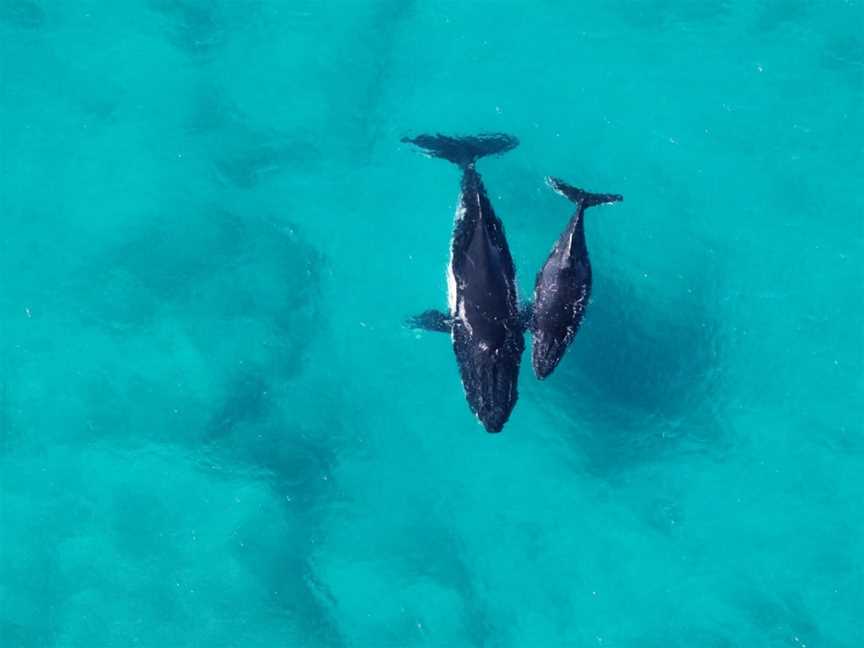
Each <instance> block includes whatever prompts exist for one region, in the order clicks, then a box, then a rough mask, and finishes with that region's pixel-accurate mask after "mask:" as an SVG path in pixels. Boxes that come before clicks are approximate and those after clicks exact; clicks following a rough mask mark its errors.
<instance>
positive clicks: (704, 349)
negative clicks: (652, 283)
mask: <svg viewBox="0 0 864 648" xmlns="http://www.w3.org/2000/svg"><path fill="white" fill-rule="evenodd" d="M700 292H701V294H702V295H703V296H704V297H705V298H708V300H707V301H704V300H703V301H698V300H694V299H690V300H686V299H683V298H682V299H677V300H675V301H674V302H668V300H667V301H666V302H665V305H661V303H659V301H658V300H657V299H651V298H649V297H648V296H645V295H640V294H639V292H638V291H637V290H636V288H635V287H634V286H632V285H629V284H627V283H624V282H622V281H620V280H610V279H608V278H605V277H603V276H600V277H596V278H595V290H594V296H593V297H592V299H591V303H590V305H589V307H588V309H587V313H586V317H585V322H584V323H583V327H582V330H581V331H580V332H579V334H578V335H577V336H576V339H575V340H574V342H573V344H572V346H571V347H570V349H569V350H568V353H567V355H565V357H564V359H563V360H562V362H561V365H560V366H559V367H558V369H557V370H556V373H555V375H553V376H552V378H551V379H548V380H547V381H546V382H545V383H544V384H543V388H544V389H545V388H549V389H551V390H552V392H553V396H552V398H553V400H554V401H555V403H556V406H557V407H558V408H559V409H560V411H561V412H563V414H564V416H565V418H567V419H569V420H570V421H572V424H571V425H568V426H566V427H565V430H564V432H563V433H564V434H565V435H566V436H567V438H568V439H569V441H570V442H572V443H573V444H574V445H575V446H577V447H578V449H579V450H580V452H581V453H582V454H583V456H584V457H585V459H586V462H587V467H588V469H589V470H590V471H591V472H594V473H596V474H600V475H607V476H613V475H615V474H617V473H619V472H621V471H624V470H627V469H629V468H632V467H635V466H637V465H639V464H641V463H644V462H647V461H652V460H656V459H659V458H660V457H662V456H663V455H664V453H666V452H669V451H671V450H681V449H683V448H684V447H685V446H687V447H689V448H690V449H693V450H696V451H704V450H706V449H710V450H711V451H715V450H716V449H717V447H718V443H720V442H721V440H722V432H721V429H720V425H719V423H718V421H717V416H716V410H717V409H718V407H719V406H720V404H719V403H718V402H717V400H716V399H717V394H718V392H717V389H718V386H719V384H720V373H721V372H720V368H719V367H720V365H719V363H720V360H721V358H722V350H723V349H722V346H723V345H722V332H721V330H720V328H719V323H718V320H717V319H716V316H715V312H714V311H713V310H712V308H711V307H710V304H711V303H712V302H711V300H710V295H711V290H710V289H709V288H708V287H707V286H702V287H701V291H700ZM536 391H537V390H536V389H535V392H536Z"/></svg>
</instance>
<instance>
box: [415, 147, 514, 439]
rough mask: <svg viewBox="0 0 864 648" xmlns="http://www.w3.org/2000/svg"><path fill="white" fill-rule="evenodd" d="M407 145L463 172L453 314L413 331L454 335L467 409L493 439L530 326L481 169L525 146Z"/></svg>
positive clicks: (426, 319)
mask: <svg viewBox="0 0 864 648" xmlns="http://www.w3.org/2000/svg"><path fill="white" fill-rule="evenodd" d="M402 141H403V142H404V143H409V144H413V145H414V146H416V147H417V148H419V149H420V150H422V151H423V152H424V153H426V154H427V155H428V156H430V157H436V158H442V159H444V160H448V161H450V162H452V163H454V164H456V165H457V166H458V167H459V168H460V170H461V172H462V178H461V184H460V192H459V199H458V203H457V208H456V216H455V219H454V226H453V237H452V239H451V243H450V260H449V263H448V265H447V301H448V311H447V312H443V311H439V310H427V311H425V312H423V313H421V314H419V315H417V316H415V317H412V318H409V320H408V324H409V326H411V327H413V328H417V329H424V330H429V331H440V332H448V333H450V337H451V340H452V343H453V351H454V354H455V356H456V363H457V365H458V367H459V374H460V377H461V380H462V386H463V388H464V391H465V397H466V400H467V401H468V406H469V408H470V409H471V411H472V412H473V413H474V414H475V415H476V417H477V418H478V419H479V420H480V422H481V423H482V424H483V426H484V427H485V428H486V430H487V431H488V432H492V433H496V432H500V431H501V430H502V429H503V428H504V424H505V423H506V422H507V420H508V419H509V417H510V414H511V412H512V411H513V408H514V407H515V405H516V401H517V399H518V389H517V383H518V378H519V366H520V363H521V361H522V353H523V351H524V350H525V336H524V321H523V315H522V313H521V312H520V309H519V306H518V297H517V293H516V269H515V266H514V264H513V258H512V257H511V255H510V248H509V247H508V245H507V239H506V237H505V235H504V226H503V224H502V222H501V220H500V219H499V218H498V217H497V216H496V215H495V211H494V210H493V209H492V203H491V202H490V201H489V196H488V195H487V193H486V188H485V186H484V185H483V180H482V179H481V177H480V174H479V173H478V172H477V169H476V168H475V163H476V162H477V160H478V159H480V158H482V157H485V156H488V155H498V154H501V153H504V152H506V151H509V150H511V149H513V148H514V147H516V146H517V145H518V143H519V142H518V140H517V139H516V138H515V137H512V136H510V135H505V134H503V133H490V134H483V135H476V136H469V137H451V136H447V135H440V134H439V135H419V136H417V137H406V138H403V139H402Z"/></svg>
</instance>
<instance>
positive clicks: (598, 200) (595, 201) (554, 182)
mask: <svg viewBox="0 0 864 648" xmlns="http://www.w3.org/2000/svg"><path fill="white" fill-rule="evenodd" d="M546 182H547V183H548V184H549V186H550V187H552V189H553V190H554V191H556V192H558V193H559V194H561V195H562V196H564V197H565V198H567V199H569V200H571V201H572V202H574V203H576V204H577V205H583V206H584V207H586V208H588V207H594V206H595V205H605V204H606V203H614V202H620V201H622V200H624V196H622V195H620V194H598V193H590V192H588V191H585V190H583V189H578V188H576V187H573V186H572V185H569V184H567V183H566V182H564V181H563V180H559V179H558V178H553V177H551V176H550V177H548V178H546Z"/></svg>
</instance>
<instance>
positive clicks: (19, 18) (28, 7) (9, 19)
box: [0, 0, 45, 29]
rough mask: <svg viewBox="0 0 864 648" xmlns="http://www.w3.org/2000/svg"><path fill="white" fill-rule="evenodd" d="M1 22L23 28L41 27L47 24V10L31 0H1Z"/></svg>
mask: <svg viewBox="0 0 864 648" xmlns="http://www.w3.org/2000/svg"><path fill="white" fill-rule="evenodd" d="M0 22H4V23H6V24H8V25H11V26H13V27H19V28H21V29H39V28H40V27H42V26H43V25H44V24H45V11H44V10H43V9H42V7H41V6H40V5H39V4H38V3H36V2H30V0H0Z"/></svg>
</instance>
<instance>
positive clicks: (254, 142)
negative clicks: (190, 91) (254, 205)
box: [185, 84, 321, 189]
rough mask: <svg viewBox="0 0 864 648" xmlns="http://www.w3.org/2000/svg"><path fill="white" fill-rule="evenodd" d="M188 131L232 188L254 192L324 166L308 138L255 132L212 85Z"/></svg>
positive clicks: (198, 100) (198, 98)
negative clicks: (278, 177) (265, 183)
mask: <svg viewBox="0 0 864 648" xmlns="http://www.w3.org/2000/svg"><path fill="white" fill-rule="evenodd" d="M185 128H186V131H187V132H188V133H189V134H190V135H191V136H195V137H197V138H199V140H200V141H201V142H202V144H203V146H204V150H205V152H206V154H207V156H208V157H209V158H210V160H211V164H212V165H213V170H214V173H215V177H216V179H217V180H218V181H219V182H221V183H223V184H225V185H227V186H233V187H236V188H238V189H253V188H255V187H257V186H258V185H259V184H260V183H261V182H262V181H264V180H266V179H268V178H271V177H274V176H276V175H278V174H280V173H284V172H286V171H290V170H295V171H296V170H299V171H301V172H303V173H310V172H313V171H315V170H316V169H318V168H319V166H320V162H321V152H320V151H319V149H318V147H317V146H316V144H315V143H314V142H313V140H312V139H311V138H310V137H309V136H308V135H306V134H302V133H299V132H297V133H286V132H281V131H279V130H278V129H276V128H273V127H270V126H262V127H256V126H254V125H253V124H251V123H250V120H249V118H248V117H247V116H246V115H245V114H244V113H243V111H242V110H241V109H240V108H239V107H238V106H236V105H235V104H234V103H233V102H231V101H230V99H229V98H228V97H226V96H225V94H224V92H223V91H222V90H220V89H219V87H218V86H214V85H212V84H205V85H203V86H202V87H201V88H199V89H198V91H197V93H196V95H195V98H194V100H193V106H192V110H191V111H190V114H189V116H188V117H187V119H186V120H185Z"/></svg>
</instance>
